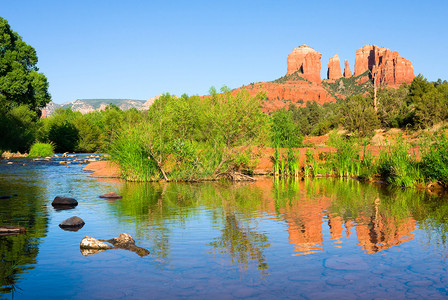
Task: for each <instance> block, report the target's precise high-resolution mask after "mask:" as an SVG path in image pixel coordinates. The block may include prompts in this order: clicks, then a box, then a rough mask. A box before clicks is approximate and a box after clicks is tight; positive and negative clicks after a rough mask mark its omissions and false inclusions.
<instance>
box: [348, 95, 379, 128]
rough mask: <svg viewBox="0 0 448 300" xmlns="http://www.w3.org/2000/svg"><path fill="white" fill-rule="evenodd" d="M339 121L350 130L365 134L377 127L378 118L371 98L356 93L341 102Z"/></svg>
mask: <svg viewBox="0 0 448 300" xmlns="http://www.w3.org/2000/svg"><path fill="white" fill-rule="evenodd" d="M340 113H341V122H342V125H344V127H345V129H347V130H348V131H350V132H354V133H356V134H359V135H360V136H366V135H369V134H371V133H372V132H373V130H374V129H376V128H378V127H379V120H378V117H377V114H376V112H375V109H374V108H373V106H372V99H369V98H367V97H363V96H362V95H356V96H352V97H350V98H348V99H347V100H346V101H344V102H343V103H341V109H340Z"/></svg>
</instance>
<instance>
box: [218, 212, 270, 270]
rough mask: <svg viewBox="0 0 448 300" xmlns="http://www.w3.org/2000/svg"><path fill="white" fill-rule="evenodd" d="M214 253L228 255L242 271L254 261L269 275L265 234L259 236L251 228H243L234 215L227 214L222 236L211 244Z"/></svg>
mask: <svg viewBox="0 0 448 300" xmlns="http://www.w3.org/2000/svg"><path fill="white" fill-rule="evenodd" d="M210 245H211V246H213V248H214V251H213V252H214V253H215V254H216V253H228V254H230V255H231V258H232V263H233V264H234V263H236V262H237V263H238V265H239V266H240V268H241V269H243V270H247V269H248V268H249V264H250V262H251V261H252V260H254V261H256V262H257V268H258V270H260V271H261V273H262V274H269V272H268V263H267V261H266V258H265V257H264V254H263V250H264V248H266V247H269V246H270V244H269V241H268V238H267V236H266V235H265V234H259V233H257V232H255V231H254V230H252V229H250V228H249V227H245V226H243V225H242V224H241V223H240V222H239V221H238V220H237V218H236V216H235V215H234V214H226V216H225V217H224V228H223V229H222V234H221V236H219V237H217V238H215V240H214V241H213V242H212V243H210Z"/></svg>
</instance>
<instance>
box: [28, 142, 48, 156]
mask: <svg viewBox="0 0 448 300" xmlns="http://www.w3.org/2000/svg"><path fill="white" fill-rule="evenodd" d="M53 154H54V146H53V144H51V143H38V142H37V143H34V144H33V145H32V146H31V149H30V153H29V154H28V157H39V156H53Z"/></svg>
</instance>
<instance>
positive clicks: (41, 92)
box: [0, 17, 51, 116]
mask: <svg viewBox="0 0 448 300" xmlns="http://www.w3.org/2000/svg"><path fill="white" fill-rule="evenodd" d="M36 64H37V55H36V50H34V48H33V47H31V46H30V45H27V44H26V43H25V42H24V41H23V40H22V37H21V36H19V35H18V34H17V33H16V32H14V31H12V30H11V27H10V26H9V24H8V22H7V21H6V20H5V19H3V18H1V17H0V106H2V107H4V108H6V109H7V110H11V109H12V108H13V107H17V106H19V105H27V106H28V107H29V108H30V109H31V110H33V111H34V112H36V113H37V116H39V115H40V108H42V107H44V106H45V105H46V104H47V103H48V102H50V100H51V99H50V94H49V93H48V82H47V78H46V77H45V75H43V74H42V73H38V68H37V66H36Z"/></svg>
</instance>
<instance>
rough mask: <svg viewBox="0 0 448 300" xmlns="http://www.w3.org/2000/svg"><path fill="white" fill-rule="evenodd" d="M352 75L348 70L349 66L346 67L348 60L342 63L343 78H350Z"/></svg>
mask: <svg viewBox="0 0 448 300" xmlns="http://www.w3.org/2000/svg"><path fill="white" fill-rule="evenodd" d="M352 76H353V73H352V70H350V66H349V65H348V60H345V61H344V78H349V77H352Z"/></svg>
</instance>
